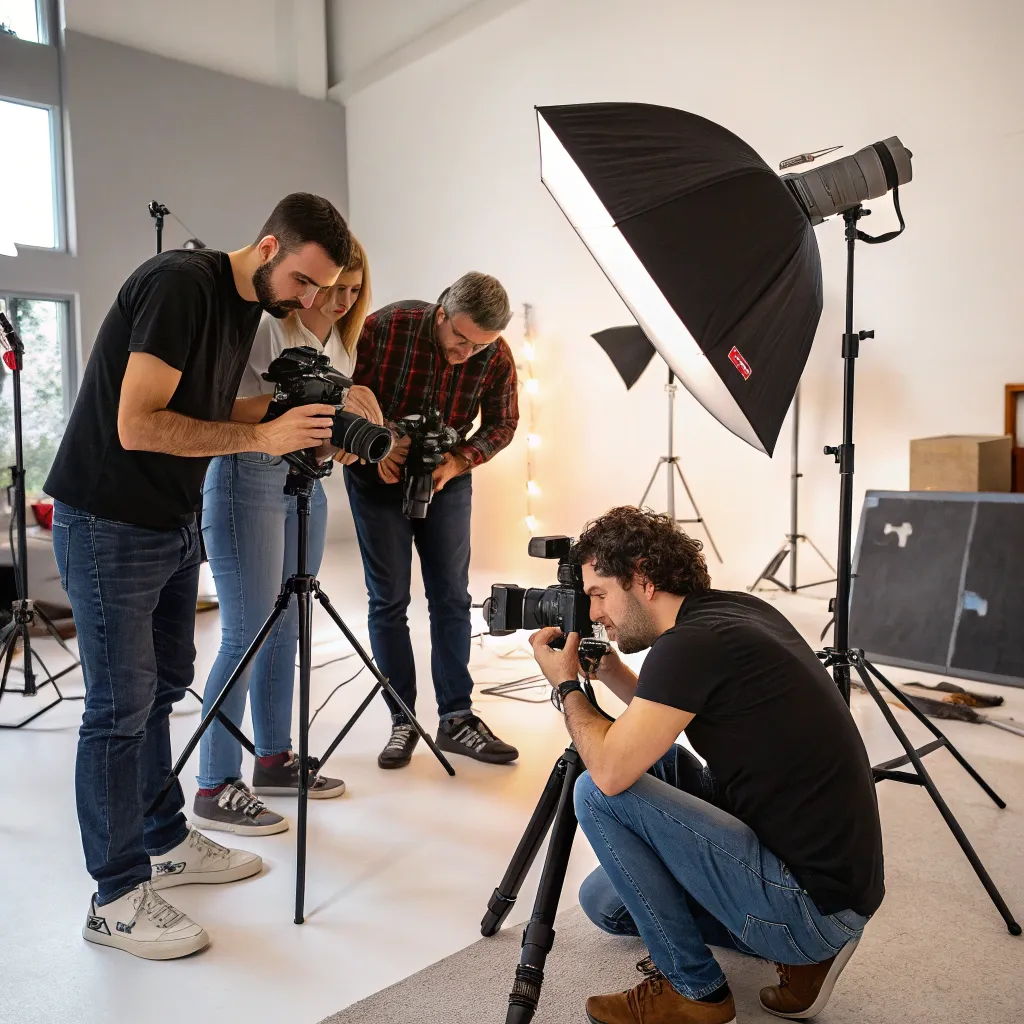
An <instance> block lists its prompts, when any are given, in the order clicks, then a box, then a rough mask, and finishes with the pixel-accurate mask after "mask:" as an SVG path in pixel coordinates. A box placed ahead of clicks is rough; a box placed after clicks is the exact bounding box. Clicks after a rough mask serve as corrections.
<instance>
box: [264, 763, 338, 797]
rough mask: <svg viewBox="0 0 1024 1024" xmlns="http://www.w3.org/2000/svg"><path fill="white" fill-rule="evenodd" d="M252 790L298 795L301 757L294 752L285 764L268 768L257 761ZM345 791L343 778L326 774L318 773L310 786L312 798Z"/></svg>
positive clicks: (266, 793)
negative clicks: (334, 777) (330, 776)
mask: <svg viewBox="0 0 1024 1024" xmlns="http://www.w3.org/2000/svg"><path fill="white" fill-rule="evenodd" d="M252 791H253V792H254V793H259V794H260V795H261V796H298V793H299V759H298V756H297V755H296V754H295V753H294V752H292V753H290V754H289V755H288V760H287V761H285V763H284V764H282V765H278V766H276V767H274V768H267V767H266V766H265V765H263V764H261V763H260V762H259V761H258V760H257V761H256V767H255V768H253V770H252ZM344 792H345V783H344V782H342V781H341V779H329V778H327V776H326V775H318V776H317V777H316V778H315V779H314V780H313V784H312V785H311V786H310V787H309V799H310V800H330V799H331V798H332V797H336V796H341V794H342V793H344Z"/></svg>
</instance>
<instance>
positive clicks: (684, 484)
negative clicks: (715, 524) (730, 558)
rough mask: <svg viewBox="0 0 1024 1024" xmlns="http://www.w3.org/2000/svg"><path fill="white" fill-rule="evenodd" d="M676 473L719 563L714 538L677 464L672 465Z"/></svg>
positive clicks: (720, 557)
mask: <svg viewBox="0 0 1024 1024" xmlns="http://www.w3.org/2000/svg"><path fill="white" fill-rule="evenodd" d="M674 465H675V467H676V472H677V473H678V474H679V479H680V480H681V481H682V484H683V490H684V491H686V497H687V498H689V499H690V504H691V505H692V506H693V511H694V512H696V513H697V519H698V520H700V525H701V526H703V527H704V532H705V533H706V534H707V535H708V543H709V544H710V545H711V550H712V551H714V553H715V558H717V559H718V561H719V562H721V561H722V556H721V555H720V554H719V552H718V546H717V545H716V544H715V540H714V538H713V537H712V536H711V531H710V530H709V529H708V524H707V521H706V520H705V519H704V517H703V516H702V515H701V514H700V509H699V508H697V502H696V501H694V500H693V494H692V493H691V492H690V485H689V484H688V483H687V482H686V477H685V476H683V471H682V470H681V469H680V468H679V463H678V462H676V463H674Z"/></svg>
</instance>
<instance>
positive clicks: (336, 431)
mask: <svg viewBox="0 0 1024 1024" xmlns="http://www.w3.org/2000/svg"><path fill="white" fill-rule="evenodd" d="M263 379H264V380H266V381H269V382H270V383H271V384H273V385H274V397H273V400H272V401H271V403H270V408H269V409H268V410H267V415H266V417H265V418H266V419H267V420H272V419H275V418H276V417H278V416H280V415H281V413H283V412H287V410H289V409H294V408H296V407H297V406H300V405H333V406H334V409H335V414H334V426H333V430H332V432H331V444H332V445H333V446H334V447H335V448H343V449H344V450H345V451H347V452H352V453H353V454H355V455H358V456H359V457H360V458H361V459H364V460H365V461H366V462H371V463H375V462H380V460H381V459H383V458H384V456H385V455H387V453H388V452H389V451H391V442H392V437H391V431H390V430H388V429H387V428H386V427H378V426H377V425H376V424H373V423H371V422H370V421H369V420H367V419H364V418H363V417H362V416H356V415H354V414H353V413H350V412H344V411H343V409H342V406H344V404H345V400H346V398H348V393H349V389H350V388H351V387H352V379H351V378H350V377H346V376H345V375H344V374H343V373H340V372H339V371H338V370H336V369H335V368H334V367H333V366H331V361H330V359H329V358H328V357H327V356H326V355H325V354H324V353H323V352H317V350H316V349H315V348H312V347H311V346H309V345H301V346H298V347H296V348H287V349H285V350H284V352H282V353H281V355H279V356H278V357H277V358H276V359H275V360H274V361H273V362H272V363H271V364H270V366H268V367H267V371H266V373H264V374H263ZM313 451H314V449H312V448H309V449H305V450H304V451H298V452H292V453H291V454H289V455H286V456H285V458H286V459H287V460H288V462H289V463H290V464H291V465H293V466H294V467H295V468H296V469H299V470H301V471H302V472H303V473H306V474H307V475H309V476H314V477H322V476H327V474H328V473H330V471H331V465H332V464H331V463H330V462H328V463H327V464H326V466H322V465H320V463H318V462H317V460H316V458H315V457H314V455H313Z"/></svg>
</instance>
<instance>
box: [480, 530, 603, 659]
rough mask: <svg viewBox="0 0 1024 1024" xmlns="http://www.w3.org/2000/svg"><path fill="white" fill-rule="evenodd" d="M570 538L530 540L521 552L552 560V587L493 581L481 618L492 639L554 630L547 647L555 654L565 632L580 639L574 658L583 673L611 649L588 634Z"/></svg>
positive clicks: (585, 606) (587, 615)
mask: <svg viewBox="0 0 1024 1024" xmlns="http://www.w3.org/2000/svg"><path fill="white" fill-rule="evenodd" d="M572 546H573V540H572V538H571V537H565V536H553V537H533V538H532V539H531V540H530V544H529V547H528V548H527V552H528V554H529V555H530V556H531V557H532V558H557V559H558V583H557V584H556V585H554V586H551V587H528V588H524V587H517V586H515V585H514V584H510V583H496V584H494V586H492V587H491V596H490V597H489V598H488V599H487V600H486V601H484V618H485V619H486V620H487V627H488V630H489V631H490V633H491V635H492V636H508V635H509V634H510V633H514V632H515V631H516V630H517V629H543V628H544V627H545V626H557V627H558V628H559V629H560V630H561V631H562V633H563V634H564V635H563V636H561V637H556V638H555V639H554V640H552V641H551V644H550V645H549V646H551V647H553V648H555V649H556V650H560V649H561V648H563V647H565V638H566V637H567V636H568V635H569V634H570V633H578V634H579V637H580V648H579V659H580V664H581V665H582V666H583V668H584V669H585V671H586V672H587V674H588V675H589V674H590V673H591V672H593V671H594V669H596V668H597V663H598V662H599V661H600V660H601V658H603V657H604V655H606V654H607V653H608V651H609V650H610V649H611V648H610V645H609V644H608V642H607V641H605V640H602V639H600V638H599V637H596V636H595V635H594V623H593V621H592V620H591V618H590V597H589V596H588V594H587V592H586V591H585V590H584V589H583V570H582V568H581V567H580V565H579V564H578V563H577V562H574V561H572Z"/></svg>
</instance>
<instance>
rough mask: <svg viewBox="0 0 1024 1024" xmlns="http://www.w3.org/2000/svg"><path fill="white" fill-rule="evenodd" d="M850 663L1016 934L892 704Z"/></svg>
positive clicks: (858, 666) (861, 669)
mask: <svg viewBox="0 0 1024 1024" xmlns="http://www.w3.org/2000/svg"><path fill="white" fill-rule="evenodd" d="M853 667H854V668H855V669H856V670H857V674H858V675H859V676H860V679H861V682H862V683H863V684H864V689H866V690H867V691H868V693H870V694H871V696H872V697H873V698H874V701H875V703H876V704H877V705H878V707H879V710H880V711H881V712H882V715H883V716H884V717H885V720H886V723H887V724H888V726H889V728H890V729H891V730H892V732H893V734H894V735H895V736H896V738H897V739H898V740H899V741H900V743H901V744H902V746H903V749H904V751H905V752H906V755H907V757H908V758H909V759H910V762H911V763H912V764H913V766H914V768H915V769H916V771H917V774H918V777H919V778H920V780H921V785H923V786H924V787H925V789H927V790H928V795H929V796H930V797H931V798H932V802H933V803H934V804H935V806H936V807H937V808H938V811H939V814H941V815H942V817H943V820H944V821H945V822H946V826H947V827H948V828H949V830H950V832H952V833H953V837H954V838H955V839H956V841H957V842H958V843H959V844H960V849H961V850H963V851H964V856H965V857H966V858H967V859H968V860H969V861H970V863H971V867H972V868H974V873H975V874H976V875H977V876H978V880H979V881H980V882H981V884H982V885H983V886H984V887H985V891H986V892H987V893H988V895H989V898H990V899H991V900H992V902H993V904H995V908H996V910H998V911H999V913H1000V915H1001V916H1002V918H1003V921H1005V922H1006V928H1007V930H1008V931H1009V932H1010V934H1011V935H1020V934H1021V927H1020V925H1019V924H1017V922H1016V921H1015V920H1014V919H1013V914H1012V913H1011V912H1010V908H1009V907H1008V906H1007V905H1006V903H1005V902H1004V901H1003V897H1002V896H1001V895H1000V892H999V890H998V889H997V888H996V885H995V882H993V881H992V879H991V878H990V877H989V873H988V871H986V870H985V865H984V864H982V862H981V858H980V857H979V856H978V855H977V853H975V852H974V847H973V846H971V841H970V840H969V839H968V838H967V835H966V834H965V833H964V830H963V829H962V828H961V827H960V822H958V821H957V820H956V818H955V817H954V815H953V812H952V811H951V810H950V809H949V806H948V805H947V804H946V801H945V800H944V799H943V798H942V794H941V793H940V792H939V790H938V788H937V787H936V785H935V783H934V782H933V781H932V777H931V776H930V775H929V774H928V770H927V769H926V768H925V766H924V762H923V761H922V760H921V758H920V757H919V756H918V753H917V750H916V749H915V748H914V744H913V743H911V742H910V739H909V737H908V736H907V734H906V733H905V732H904V731H903V730H902V729H901V728H900V724H899V722H897V721H896V716H895V715H894V714H893V711H892V708H890V707H889V705H888V704H887V703H886V701H885V698H884V697H883V696H882V694H881V693H880V692H879V690H878V687H877V686H875V682H874V680H873V679H872V678H871V675H870V674H869V673H868V671H867V669H866V667H865V665H864V664H863V663H861V662H860V661H859V660H857V661H855V662H854V663H853ZM939 735H940V736H941V733H939Z"/></svg>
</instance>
